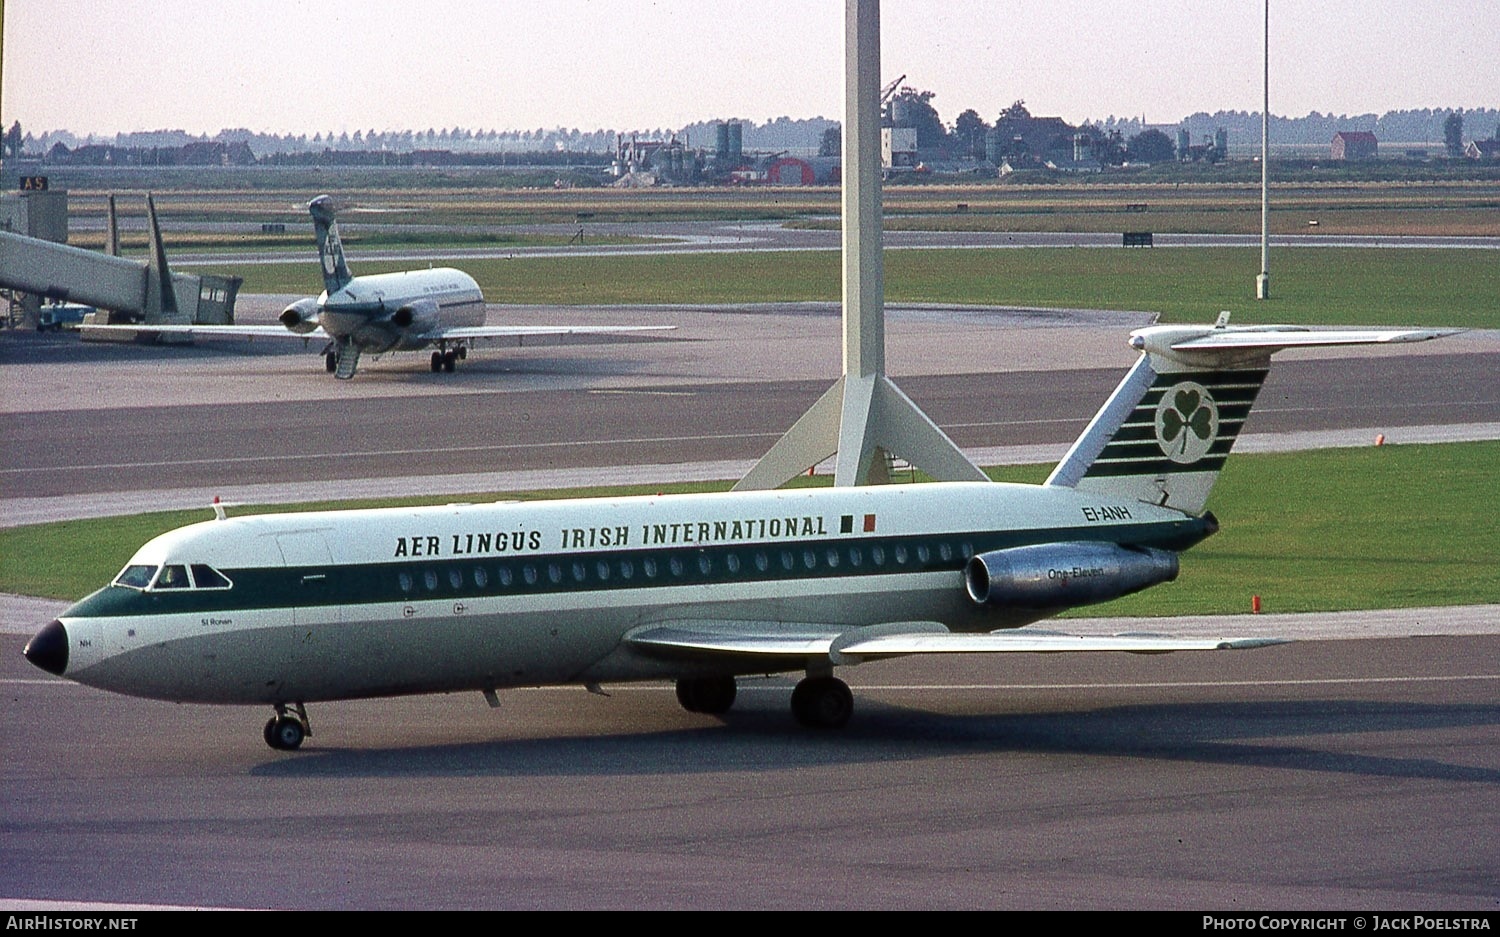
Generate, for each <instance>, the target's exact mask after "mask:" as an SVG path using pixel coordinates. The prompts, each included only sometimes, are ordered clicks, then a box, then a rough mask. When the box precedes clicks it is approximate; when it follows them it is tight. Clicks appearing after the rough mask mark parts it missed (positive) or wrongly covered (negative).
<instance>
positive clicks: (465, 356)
mask: <svg viewBox="0 0 1500 937" xmlns="http://www.w3.org/2000/svg"><path fill="white" fill-rule="evenodd" d="M457 353H458V360H459V361H467V360H469V346H468V345H459V346H458V352H457Z"/></svg>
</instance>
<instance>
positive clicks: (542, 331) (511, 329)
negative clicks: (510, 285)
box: [417, 325, 677, 342]
mask: <svg viewBox="0 0 1500 937" xmlns="http://www.w3.org/2000/svg"><path fill="white" fill-rule="evenodd" d="M675 328H677V326H675V325H470V326H459V327H456V328H437V329H432V330H430V331H427V332H423V333H421V334H420V335H418V336H417V337H418V338H421V339H425V340H426V341H429V342H440V341H453V340H455V339H476V338H518V337H519V338H524V337H526V336H528V335H614V334H616V333H623V332H668V331H671V330H672V329H675Z"/></svg>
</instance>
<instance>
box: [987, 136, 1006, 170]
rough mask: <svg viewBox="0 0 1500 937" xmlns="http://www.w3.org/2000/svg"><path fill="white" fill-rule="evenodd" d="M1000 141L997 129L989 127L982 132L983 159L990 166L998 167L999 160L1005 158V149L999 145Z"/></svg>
mask: <svg viewBox="0 0 1500 937" xmlns="http://www.w3.org/2000/svg"><path fill="white" fill-rule="evenodd" d="M1002 140H1003V138H1002V137H1001V135H1000V128H999V127H991V128H990V129H988V130H986V131H985V132H984V158H985V159H987V160H989V161H990V163H991V164H992V165H995V166H998V165H1000V160H1002V159H1004V157H1005V147H1004V146H1003V145H1002V143H1001V141H1002Z"/></svg>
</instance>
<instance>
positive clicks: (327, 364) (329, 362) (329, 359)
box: [323, 351, 339, 374]
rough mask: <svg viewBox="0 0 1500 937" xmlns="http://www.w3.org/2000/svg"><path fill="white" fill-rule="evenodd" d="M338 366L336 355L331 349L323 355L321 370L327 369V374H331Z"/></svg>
mask: <svg viewBox="0 0 1500 937" xmlns="http://www.w3.org/2000/svg"><path fill="white" fill-rule="evenodd" d="M338 366H339V356H338V355H336V354H334V353H333V352H331V351H330V352H328V353H326V354H325V355H323V370H325V371H327V372H328V373H329V374H332V373H333V372H334V371H335V370H336V369H337V368H338Z"/></svg>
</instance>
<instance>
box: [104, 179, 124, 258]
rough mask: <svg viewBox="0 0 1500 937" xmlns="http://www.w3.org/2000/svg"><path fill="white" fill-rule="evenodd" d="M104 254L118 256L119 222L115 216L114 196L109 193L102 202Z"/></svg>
mask: <svg viewBox="0 0 1500 937" xmlns="http://www.w3.org/2000/svg"><path fill="white" fill-rule="evenodd" d="M104 253H106V254H108V255H109V256H111V257H118V256H120V220H119V217H118V216H117V215H116V214H115V196H114V193H113V192H111V193H110V194H109V196H108V197H106V198H105V200H104Z"/></svg>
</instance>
